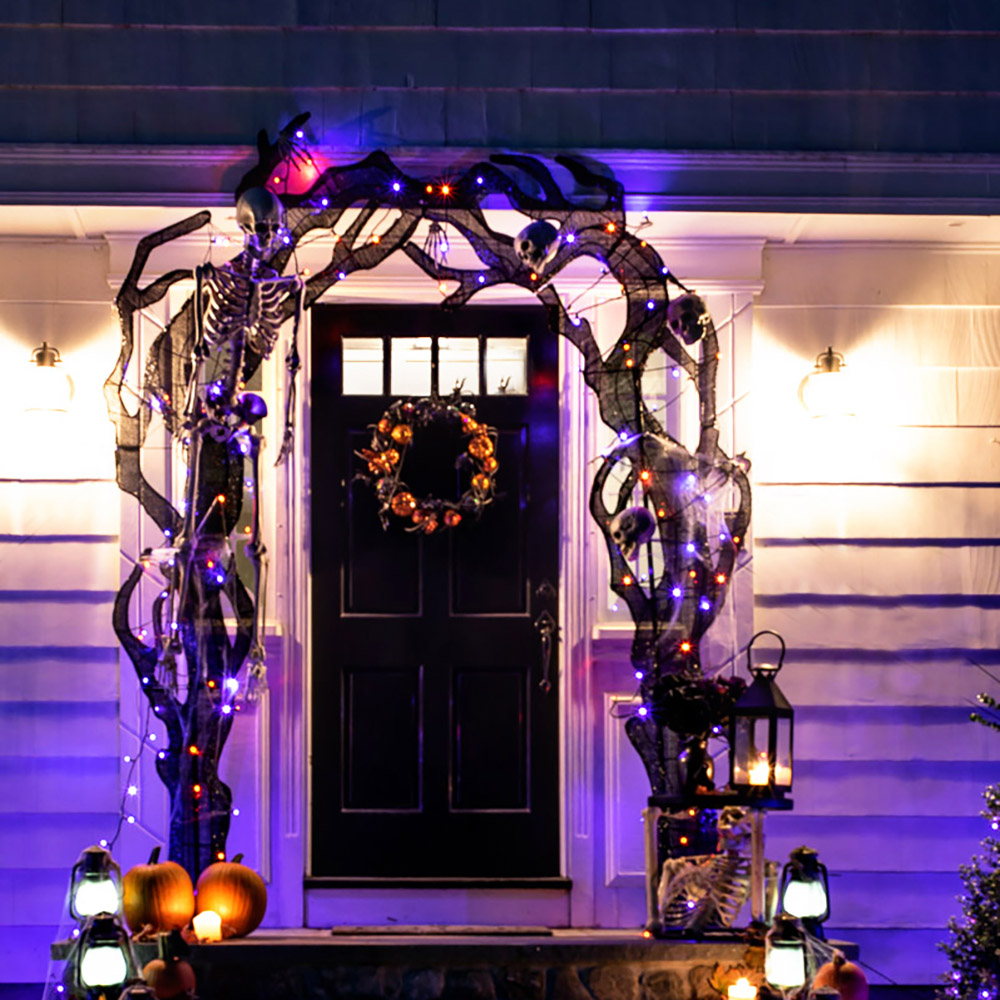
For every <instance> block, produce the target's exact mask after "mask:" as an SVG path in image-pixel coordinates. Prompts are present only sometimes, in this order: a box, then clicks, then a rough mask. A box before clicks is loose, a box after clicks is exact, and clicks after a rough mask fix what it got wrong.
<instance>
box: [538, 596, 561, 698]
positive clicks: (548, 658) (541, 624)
mask: <svg viewBox="0 0 1000 1000" xmlns="http://www.w3.org/2000/svg"><path fill="white" fill-rule="evenodd" d="M534 626H535V629H536V630H537V631H538V634H539V636H540V637H541V640H542V679H541V680H540V681H539V682H538V686H539V687H540V688H541V689H542V690H543V691H546V692H548V691H551V690H552V682H551V681H550V680H549V669H550V667H551V664H552V637H553V636H554V635H556V634H557V633H558V631H559V626H558V625H557V624H556V620H555V618H553V617H552V615H551V614H549V612H548V611H547V610H546V611H543V612H542V613H541V614H540V615H539V616H538V617H537V618H536V619H535V622H534Z"/></svg>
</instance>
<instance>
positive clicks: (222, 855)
mask: <svg viewBox="0 0 1000 1000" xmlns="http://www.w3.org/2000/svg"><path fill="white" fill-rule="evenodd" d="M215 860H216V861H225V860H226V852H225V851H216V852H215Z"/></svg>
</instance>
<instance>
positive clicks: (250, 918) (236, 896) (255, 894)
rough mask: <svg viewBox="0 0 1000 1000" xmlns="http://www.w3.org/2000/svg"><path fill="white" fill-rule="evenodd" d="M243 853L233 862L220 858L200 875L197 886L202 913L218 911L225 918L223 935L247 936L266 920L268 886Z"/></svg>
mask: <svg viewBox="0 0 1000 1000" xmlns="http://www.w3.org/2000/svg"><path fill="white" fill-rule="evenodd" d="M242 857H243V855H242V854H237V855H236V857H235V858H233V860H232V861H216V862H215V864H214V865H209V866H208V867H207V868H206V869H205V870H204V871H203V872H202V873H201V875H199V876H198V885H197V886H196V887H195V895H196V897H197V899H196V907H197V912H198V913H203V912H204V911H205V910H214V911H215V912H216V913H218V914H219V916H220V917H222V936H223V937H245V936H246V935H247V934H249V933H250V932H251V931H252V930H255V929H256V928H257V927H258V926H259V925H260V922H261V921H262V920H263V919H264V911H265V910H266V909H267V889H266V887H265V886H264V880H263V879H262V878H261V877H260V876H259V875H258V874H257V873H256V872H255V871H254V870H253V869H252V868H247V866H246V865H241V864H240V859H241V858H242Z"/></svg>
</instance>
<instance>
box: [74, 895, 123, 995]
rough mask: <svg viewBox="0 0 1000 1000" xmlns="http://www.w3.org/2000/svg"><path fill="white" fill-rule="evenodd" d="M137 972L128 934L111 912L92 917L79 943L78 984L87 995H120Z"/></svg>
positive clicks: (76, 971) (77, 959)
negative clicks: (126, 983)
mask: <svg viewBox="0 0 1000 1000" xmlns="http://www.w3.org/2000/svg"><path fill="white" fill-rule="evenodd" d="M134 974H135V963H134V962H133V960H132V950H131V948H130V947H129V940H128V934H127V933H126V932H125V929H124V928H123V927H122V925H121V924H120V923H119V921H118V918H117V917H116V916H115V915H114V914H111V913H101V914H98V915H97V916H96V917H88V918H87V922H86V924H85V925H84V927H83V930H82V931H81V933H80V938H79V940H78V942H77V954H76V962H75V975H76V980H77V986H78V987H79V988H80V990H81V992H83V993H84V995H85V996H87V997H92V996H93V997H96V996H98V995H100V994H104V995H105V996H106V997H109V998H110V997H111V996H117V990H116V987H121V986H123V985H124V983H125V981H126V980H127V979H129V978H130V977H131V976H133V975H134Z"/></svg>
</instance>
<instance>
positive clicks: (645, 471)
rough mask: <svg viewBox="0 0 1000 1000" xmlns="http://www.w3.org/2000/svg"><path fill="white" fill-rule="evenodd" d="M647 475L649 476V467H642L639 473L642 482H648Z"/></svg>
mask: <svg viewBox="0 0 1000 1000" xmlns="http://www.w3.org/2000/svg"><path fill="white" fill-rule="evenodd" d="M649 477H650V471H649V469H643V470H642V472H640V473H639V478H640V479H641V480H642V481H643V482H644V483H648V482H649Z"/></svg>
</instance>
